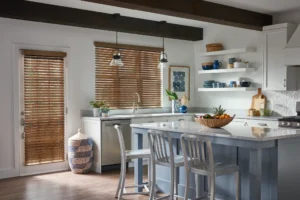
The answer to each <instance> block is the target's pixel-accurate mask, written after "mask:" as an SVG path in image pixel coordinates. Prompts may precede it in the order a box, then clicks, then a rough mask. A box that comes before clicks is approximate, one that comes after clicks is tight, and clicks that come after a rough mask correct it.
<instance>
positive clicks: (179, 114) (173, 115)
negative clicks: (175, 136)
mask: <svg viewBox="0 0 300 200" xmlns="http://www.w3.org/2000/svg"><path fill="white" fill-rule="evenodd" d="M203 114H204V113H186V114H182V113H174V114H173V113H145V114H136V115H133V114H119V115H110V116H108V117H83V118H88V119H96V120H102V121H108V120H118V119H134V118H146V117H180V116H192V115H203ZM278 118H280V117H250V116H243V115H239V116H235V119H245V120H266V121H278Z"/></svg>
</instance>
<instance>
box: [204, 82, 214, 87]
mask: <svg viewBox="0 0 300 200" xmlns="http://www.w3.org/2000/svg"><path fill="white" fill-rule="evenodd" d="M214 83H215V81H213V80H208V81H204V84H203V87H204V88H213V84H214Z"/></svg>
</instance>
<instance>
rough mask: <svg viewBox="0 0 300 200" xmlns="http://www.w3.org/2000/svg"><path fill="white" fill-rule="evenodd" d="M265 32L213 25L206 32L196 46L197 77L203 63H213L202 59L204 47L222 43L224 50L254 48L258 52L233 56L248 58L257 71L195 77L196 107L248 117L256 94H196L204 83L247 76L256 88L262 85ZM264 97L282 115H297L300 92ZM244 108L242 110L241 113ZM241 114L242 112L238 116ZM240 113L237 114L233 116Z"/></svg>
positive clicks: (223, 59) (222, 59)
mask: <svg viewBox="0 0 300 200" xmlns="http://www.w3.org/2000/svg"><path fill="white" fill-rule="evenodd" d="M262 39H263V33H262V32H260V31H251V30H246V29H240V28H234V27H228V26H222V25H211V26H208V27H206V28H205V29H204V40H203V41H199V42H196V43H195V65H196V67H195V74H196V73H197V70H199V69H200V68H201V63H202V62H206V61H213V59H214V58H213V57H212V58H203V57H200V56H198V54H199V53H200V52H205V51H206V48H205V45H206V44H208V43H215V42H220V43H222V44H223V45H224V47H225V49H234V48H245V47H255V48H256V49H257V52H256V53H247V54H240V55H233V56H232V57H238V58H242V59H245V60H247V61H249V62H250V63H251V65H250V67H254V68H256V71H255V72H251V73H249V74H243V73H232V74H218V75H196V76H195V102H194V104H195V105H196V106H197V107H205V108H212V107H216V106H219V105H222V106H223V107H224V108H226V109H227V110H231V111H232V112H233V113H231V114H246V111H245V110H247V109H249V108H250V106H251V101H252V96H253V95H255V94H256V93H257V92H197V88H198V87H202V85H203V81H204V80H217V81H222V82H226V83H227V84H228V83H229V81H231V80H232V81H237V80H238V78H239V77H248V78H250V79H252V80H253V82H254V83H256V84H255V87H258V86H261V85H262V82H263V70H262V69H263V51H262V50H263V49H262V48H263V46H262ZM229 57H231V56H226V57H222V56H221V57H219V58H216V59H220V60H221V61H222V62H223V64H225V65H227V63H228V58H229ZM263 94H264V95H265V96H266V97H267V99H268V100H270V101H271V103H272V105H273V110H274V111H275V112H276V113H278V114H280V115H283V116H291V115H295V114H296V113H295V109H296V102H297V101H300V91H293V92H276V91H263ZM240 109H243V110H244V111H243V110H240ZM240 111H242V113H239V112H240ZM234 112H238V113H234Z"/></svg>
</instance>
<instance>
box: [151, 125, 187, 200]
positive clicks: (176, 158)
mask: <svg viewBox="0 0 300 200" xmlns="http://www.w3.org/2000/svg"><path fill="white" fill-rule="evenodd" d="M148 137H149V146H150V151H151V164H152V166H151V169H152V172H151V174H152V178H151V180H152V186H153V187H152V188H151V192H150V200H160V199H173V198H174V197H179V196H177V192H178V180H177V177H178V171H177V170H175V168H178V167H183V166H184V158H183V156H180V155H174V152H173V142H172V138H171V137H170V136H169V134H168V133H166V132H160V131H154V130H149V131H148ZM156 165H161V166H165V167H170V168H171V186H170V194H169V195H167V196H164V197H160V198H156V190H155V188H156V167H155V166H156ZM174 186H175V187H174ZM181 198H182V197H181Z"/></svg>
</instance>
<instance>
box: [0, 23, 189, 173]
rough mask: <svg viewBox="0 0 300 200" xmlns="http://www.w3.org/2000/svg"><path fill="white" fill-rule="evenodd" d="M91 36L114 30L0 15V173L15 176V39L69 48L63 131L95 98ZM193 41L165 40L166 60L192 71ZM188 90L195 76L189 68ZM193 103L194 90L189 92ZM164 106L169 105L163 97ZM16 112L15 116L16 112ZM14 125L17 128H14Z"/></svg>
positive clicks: (104, 37)
mask: <svg viewBox="0 0 300 200" xmlns="http://www.w3.org/2000/svg"><path fill="white" fill-rule="evenodd" d="M119 40H120V42H121V43H124V44H136V45H146V46H154V47H160V46H161V45H162V40H161V38H156V37H148V36H141V35H132V34H125V33H121V34H120V35H119ZM94 41H104V42H115V33H114V32H110V31H99V30H92V29H84V28H76V27H68V26H60V25H52V24H44V23H35V22H26V21H20V20H12V19H4V18H0V52H1V53H0V61H1V62H0V94H1V96H0V102H1V104H0V127H1V131H0V178H3V177H7V176H17V175H18V173H17V171H16V168H17V166H18V165H19V163H18V162H15V160H14V157H15V155H14V154H16V155H18V154H19V152H15V151H16V150H17V149H18V148H17V147H16V146H14V139H16V140H17V141H18V138H14V134H15V133H14V114H13V113H14V104H13V102H14V98H15V95H14V81H13V78H14V76H15V73H14V69H13V68H14V67H13V59H14V58H13V48H14V45H15V44H28V45H37V46H41V48H45V47H49V48H53V47H65V48H69V51H70V53H69V55H68V60H69V63H68V87H69V89H68V100H67V101H68V111H69V113H68V116H67V135H68V136H70V135H73V134H75V133H76V131H77V128H78V127H80V125H81V119H80V111H81V110H88V109H90V107H89V104H88V102H89V101H90V100H92V99H94V90H95V86H94V85H95V84H94V81H95V78H94V77H95V76H94V66H95V59H94V54H95V50H94V48H95V47H94V44H93V43H94ZM193 44H194V43H193V42H188V41H182V40H173V39H166V45H165V46H166V52H167V54H168V58H169V61H170V64H173V65H187V66H190V67H191V70H192V71H194V49H193V48H194V46H193ZM167 74H168V73H167V69H165V70H164V84H163V86H164V88H167V87H168V78H167ZM191 75H192V77H191V83H192V84H191V91H193V90H194V84H193V83H194V75H193V73H191ZM191 95H192V96H191V99H192V101H191V104H190V105H191V106H192V105H193V99H194V96H193V92H192V93H191ZM163 106H164V107H170V103H169V101H168V100H167V98H164V100H163ZM17 117H18V116H17ZM16 128H17V127H16Z"/></svg>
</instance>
